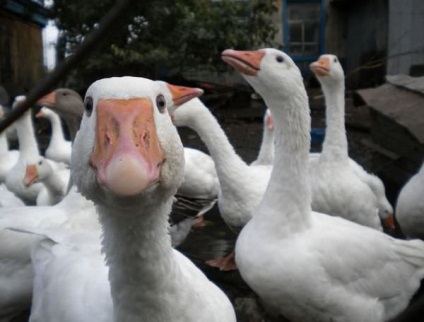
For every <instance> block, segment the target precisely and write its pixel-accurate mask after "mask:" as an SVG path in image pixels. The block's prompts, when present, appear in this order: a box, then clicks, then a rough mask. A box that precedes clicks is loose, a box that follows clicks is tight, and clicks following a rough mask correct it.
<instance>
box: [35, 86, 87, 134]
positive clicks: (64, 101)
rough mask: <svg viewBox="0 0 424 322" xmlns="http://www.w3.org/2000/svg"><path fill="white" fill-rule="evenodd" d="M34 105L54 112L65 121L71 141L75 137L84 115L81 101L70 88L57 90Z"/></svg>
mask: <svg viewBox="0 0 424 322" xmlns="http://www.w3.org/2000/svg"><path fill="white" fill-rule="evenodd" d="M36 104H37V105H41V106H46V107H48V108H51V109H52V110H54V111H56V112H57V113H58V114H59V115H60V116H61V117H63V119H64V120H65V122H66V125H67V126H68V129H69V132H70V135H71V137H72V139H73V138H74V137H75V135H76V132H77V131H78V128H79V125H80V122H81V118H82V115H83V114H84V105H83V101H82V98H81V96H80V95H79V94H78V93H77V92H75V91H74V90H72V89H70V88H58V89H56V90H54V91H53V92H50V93H49V94H47V95H45V96H43V97H41V98H40V99H39V100H38V101H37V103H36Z"/></svg>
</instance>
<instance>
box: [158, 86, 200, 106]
mask: <svg viewBox="0 0 424 322" xmlns="http://www.w3.org/2000/svg"><path fill="white" fill-rule="evenodd" d="M166 86H168V89H169V91H170V92H171V95H172V101H173V104H174V105H175V106H180V105H182V104H184V103H186V102H188V101H189V100H191V99H193V98H195V97H199V96H201V95H202V94H203V89H200V88H192V87H185V86H176V85H171V84H166Z"/></svg>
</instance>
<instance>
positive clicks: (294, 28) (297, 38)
mask: <svg viewBox="0 0 424 322" xmlns="http://www.w3.org/2000/svg"><path fill="white" fill-rule="evenodd" d="M289 30H290V42H302V41H303V35H302V24H301V23H298V22H292V23H290V24H289Z"/></svg>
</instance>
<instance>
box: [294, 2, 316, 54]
mask: <svg viewBox="0 0 424 322" xmlns="http://www.w3.org/2000/svg"><path fill="white" fill-rule="evenodd" d="M287 10H288V12H287V17H288V29H289V30H288V31H287V32H288V33H289V46H290V52H291V53H292V54H302V55H317V54H319V52H318V49H319V46H318V44H319V21H320V4H319V3H289V4H288V5H287Z"/></svg>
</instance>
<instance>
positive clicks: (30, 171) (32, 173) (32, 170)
mask: <svg viewBox="0 0 424 322" xmlns="http://www.w3.org/2000/svg"><path fill="white" fill-rule="evenodd" d="M37 178H38V171H37V168H36V166H35V165H34V164H29V165H27V167H26V171H25V177H24V185H25V186H26V187H29V186H30V185H32V184H33V183H34V181H35V180H37Z"/></svg>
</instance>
